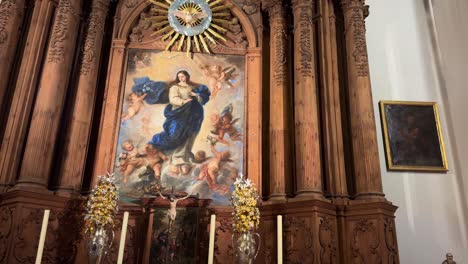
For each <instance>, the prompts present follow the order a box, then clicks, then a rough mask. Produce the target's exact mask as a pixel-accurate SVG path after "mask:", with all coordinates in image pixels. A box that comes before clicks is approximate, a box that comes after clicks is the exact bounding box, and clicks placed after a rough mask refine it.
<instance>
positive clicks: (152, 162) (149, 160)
mask: <svg viewBox="0 0 468 264" xmlns="http://www.w3.org/2000/svg"><path fill="white" fill-rule="evenodd" d="M145 152H146V158H145V160H146V166H149V167H151V168H152V169H153V171H154V175H155V177H156V178H158V179H160V178H161V169H162V164H163V163H164V161H167V160H168V158H167V156H166V155H164V153H163V152H162V151H160V150H158V149H157V148H156V147H154V146H153V145H151V144H147V145H146V148H145Z"/></svg>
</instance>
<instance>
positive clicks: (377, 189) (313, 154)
mask: <svg viewBox="0 0 468 264" xmlns="http://www.w3.org/2000/svg"><path fill="white" fill-rule="evenodd" d="M225 3H226V4H228V5H229V9H230V10H229V11H230V13H231V15H232V17H233V18H237V19H234V20H233V21H234V22H233V23H231V24H230V26H229V28H228V29H229V30H228V33H227V37H228V41H226V42H219V41H218V43H217V44H212V43H208V45H209V50H210V51H211V52H212V53H215V54H217V55H220V56H222V55H223V54H225V55H232V54H235V55H240V56H244V57H245V82H244V87H245V109H244V110H245V111H244V113H245V116H244V131H243V134H244V138H243V141H244V142H243V143H244V146H245V147H244V156H243V157H244V166H243V173H244V174H246V175H248V177H249V178H250V179H252V180H253V182H254V183H255V184H256V185H257V186H258V187H259V190H260V192H261V195H262V197H263V202H262V205H261V224H260V230H259V233H260V235H261V237H262V248H261V251H260V253H259V256H258V258H257V261H256V263H275V262H276V218H275V217H276V215H278V214H281V215H283V216H284V226H283V228H284V258H285V259H284V262H285V263H392V264H393V263H399V257H398V247H397V242H396V230H395V226H394V213H395V210H396V206H394V205H392V204H391V203H390V202H389V201H387V200H386V199H385V197H384V194H383V191H382V181H381V174H380V164H379V157H378V152H377V141H376V127H375V119H374V111H373V105H372V98H371V87H370V77H369V65H368V59H367V49H366V38H365V21H364V20H365V18H366V17H367V15H368V7H367V6H365V4H364V1H363V0H291V1H289V0H264V1H254V0H225ZM150 6H151V3H150V2H148V1H146V0H119V1H113V2H112V1H110V0H90V1H85V0H73V1H72V0H3V1H2V2H1V4H0V58H1V61H2V63H1V65H0V79H2V80H4V81H3V82H2V83H0V107H1V110H2V114H1V119H0V121H1V127H2V129H0V136H1V137H2V146H1V152H0V187H1V192H0V199H1V200H0V263H31V262H33V261H34V259H35V254H36V247H37V242H38V237H39V229H40V224H41V219H42V212H43V209H44V208H50V209H52V213H51V218H50V220H49V230H48V234H47V239H46V244H45V253H44V258H43V263H86V259H87V251H86V241H85V240H84V239H83V233H82V224H83V217H82V213H83V210H82V209H81V208H82V206H81V205H82V202H83V199H82V196H79V195H78V194H80V193H81V194H84V195H86V194H87V191H89V189H90V186H92V185H93V184H94V182H95V181H96V177H97V175H99V174H103V173H105V172H106V171H112V170H113V169H114V162H115V160H116V148H118V145H117V143H116V142H117V137H118V133H119V125H120V123H121V106H122V103H123V100H124V96H125V95H124V84H123V83H124V76H125V74H126V71H127V66H126V59H127V55H128V52H129V50H130V49H147V50H163V49H165V47H166V45H167V42H163V41H159V40H158V39H157V38H154V37H151V36H150V35H151V33H152V31H151V30H150V29H148V28H147V27H146V26H145V20H144V18H145V17H146V15H147V14H148V12H149V10H150ZM155 39H156V40H155ZM176 49H177V47H176V46H173V47H172V50H174V51H175V50H176ZM194 52H195V51H194ZM195 53H196V52H195ZM187 59H190V56H188V57H187ZM194 203H195V204H194ZM181 205H182V206H199V205H201V204H200V203H198V204H196V202H195V201H186V202H185V203H182V204H181ZM204 208H205V207H204ZM205 209H207V210H206V211H204V213H203V217H202V219H200V226H201V228H200V230H201V231H200V232H202V233H203V234H202V235H200V236H199V238H200V239H199V240H200V241H198V242H197V243H199V245H200V252H202V253H200V254H199V258H198V260H199V263H206V258H207V255H206V254H207V253H206V252H205V251H207V243H208V241H207V237H208V234H207V228H206V227H207V225H208V217H209V214H210V213H216V214H217V229H216V235H217V243H216V247H215V263H230V262H229V260H232V259H233V257H232V255H233V250H232V246H231V242H230V237H231V235H230V234H231V231H232V228H231V223H230V217H231V215H230V211H229V208H228V207H222V206H209V207H208V208H205ZM126 210H127V211H130V213H131V216H130V220H129V229H128V234H127V243H126V247H125V259H124V263H145V262H146V261H147V260H146V258H147V256H148V252H147V248H145V245H146V244H147V243H146V242H147V240H146V239H147V236H146V231H147V226H148V220H147V214H146V212H145V210H142V207H141V206H138V205H131V204H122V205H121V208H120V212H123V211H126ZM119 217H120V218H119V219H118V220H117V227H118V228H119V226H120V223H121V222H120V221H121V220H120V219H121V215H119ZM118 228H117V230H115V231H116V234H117V235H116V241H118V239H119V234H120V230H119V229H118ZM117 244H118V243H114V246H113V248H112V250H111V252H110V254H109V255H108V257H107V259H106V263H115V261H116V258H117V256H116V250H117ZM203 252H205V253H203Z"/></svg>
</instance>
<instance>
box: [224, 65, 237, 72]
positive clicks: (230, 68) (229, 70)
mask: <svg viewBox="0 0 468 264" xmlns="http://www.w3.org/2000/svg"><path fill="white" fill-rule="evenodd" d="M235 71H236V67H234V66H229V67H226V68H224V69H223V72H224V73H226V74H232V73H233V72H235Z"/></svg>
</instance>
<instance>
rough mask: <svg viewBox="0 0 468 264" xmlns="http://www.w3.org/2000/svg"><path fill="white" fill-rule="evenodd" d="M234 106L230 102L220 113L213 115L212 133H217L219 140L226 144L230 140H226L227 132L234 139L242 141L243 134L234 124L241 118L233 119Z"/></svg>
mask: <svg viewBox="0 0 468 264" xmlns="http://www.w3.org/2000/svg"><path fill="white" fill-rule="evenodd" d="M233 108H234V107H233V106H232V104H229V105H228V106H226V107H224V109H223V111H222V112H221V114H220V115H218V114H214V115H213V116H212V117H211V120H212V122H213V123H214V129H213V130H212V131H211V133H213V134H215V135H216V140H217V141H219V142H221V143H224V144H226V145H229V142H227V141H226V140H224V135H225V134H228V135H229V138H231V140H232V141H242V134H241V133H240V132H239V131H237V128H236V127H235V126H234V124H235V123H236V122H237V121H239V118H235V119H233V116H232V110H233Z"/></svg>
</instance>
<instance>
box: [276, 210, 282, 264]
mask: <svg viewBox="0 0 468 264" xmlns="http://www.w3.org/2000/svg"><path fill="white" fill-rule="evenodd" d="M277 220H278V232H277V240H278V264H282V263H283V216H281V215H278V216H277Z"/></svg>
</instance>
